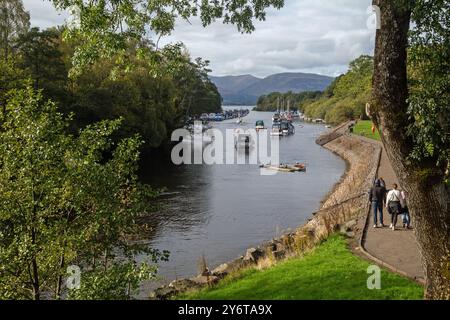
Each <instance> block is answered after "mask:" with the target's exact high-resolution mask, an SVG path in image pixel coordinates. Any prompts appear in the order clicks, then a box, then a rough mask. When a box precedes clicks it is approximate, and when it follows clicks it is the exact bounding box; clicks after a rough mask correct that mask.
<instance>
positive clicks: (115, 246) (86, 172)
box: [0, 87, 166, 299]
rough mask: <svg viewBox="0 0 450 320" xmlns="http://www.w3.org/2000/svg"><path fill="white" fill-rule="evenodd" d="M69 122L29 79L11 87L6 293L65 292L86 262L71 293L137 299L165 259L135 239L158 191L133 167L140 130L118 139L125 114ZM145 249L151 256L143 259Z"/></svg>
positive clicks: (0, 274)
mask: <svg viewBox="0 0 450 320" xmlns="http://www.w3.org/2000/svg"><path fill="white" fill-rule="evenodd" d="M69 121H70V119H67V118H64V116H63V115H62V114H61V113H59V112H58V111H57V108H56V106H55V104H54V103H52V102H50V101H48V102H45V101H44V100H43V99H42V95H41V94H40V93H39V92H36V91H35V90H34V89H33V88H31V87H27V88H26V89H21V90H14V91H13V92H11V93H10V98H9V100H8V104H7V107H6V119H4V121H3V123H2V126H1V131H0V167H1V170H0V261H1V264H0V299H24V298H31V299H40V298H49V297H55V298H60V297H61V296H63V295H65V294H66V292H65V290H63V288H64V284H63V281H64V280H65V278H66V275H67V271H66V269H67V267H68V266H69V265H77V266H79V267H80V268H81V270H82V281H81V287H80V288H78V289H75V291H71V292H69V297H73V298H96V299H108V298H109V299H121V298H126V297H130V296H131V295H132V294H133V293H134V290H136V289H137V286H138V283H139V281H140V280H143V279H150V278H152V277H154V275H155V271H156V269H155V267H154V266H153V263H156V262H157V261H158V259H159V258H165V257H166V254H165V253H163V254H161V253H160V252H158V251H155V250H152V249H150V248H148V246H145V245H138V244H135V243H133V242H131V241H130V240H129V237H130V236H133V235H136V234H138V233H139V225H138V224H136V219H138V218H139V217H140V216H141V215H144V214H146V213H148V212H149V208H151V206H149V205H148V201H149V200H150V199H151V198H152V197H153V196H154V195H155V192H153V191H152V190H151V189H149V188H148V187H146V186H144V185H141V184H140V183H139V182H138V181H137V177H136V175H135V171H136V169H137V161H138V159H139V148H140V145H141V143H142V141H141V140H140V138H138V137H137V136H134V137H131V138H128V139H124V140H122V141H120V142H119V143H118V144H116V145H113V143H112V141H111V139H110V137H111V135H112V133H113V132H114V131H115V130H117V128H118V127H119V125H120V120H115V121H102V122H99V123H97V124H95V125H92V126H88V127H87V128H85V129H83V130H82V131H81V132H80V133H79V135H78V136H76V137H75V136H73V135H69V134H67V127H68V125H69ZM106 154H110V156H109V157H108V158H105V155H106ZM139 253H146V254H147V256H148V257H150V260H149V261H147V262H148V263H146V261H144V263H142V264H137V262H136V261H135V259H134V258H135V256H136V255H137V254H139ZM111 283H115V286H114V290H111V288H109V289H108V285H106V284H109V286H111ZM105 286H106V287H105Z"/></svg>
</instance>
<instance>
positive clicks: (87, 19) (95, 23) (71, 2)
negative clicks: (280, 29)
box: [52, 0, 284, 74]
mask: <svg viewBox="0 0 450 320" xmlns="http://www.w3.org/2000/svg"><path fill="white" fill-rule="evenodd" d="M52 2H53V4H54V5H55V7H56V8H59V9H66V10H70V11H71V12H72V21H71V23H70V25H69V26H70V28H69V29H68V30H67V32H66V34H65V35H66V39H83V41H82V42H80V43H79V45H78V46H77V48H76V50H75V54H74V56H73V62H74V64H73V67H74V69H73V70H72V71H73V72H74V73H75V74H77V73H78V72H80V71H81V70H82V69H83V68H84V67H85V66H86V65H89V64H93V63H94V62H95V61H98V60H99V59H104V58H109V57H111V56H114V55H117V54H120V55H122V56H123V57H126V56H128V55H127V53H126V49H127V43H128V41H130V40H134V41H137V42H141V41H142V40H143V39H144V38H146V37H147V36H148V35H149V34H154V35H156V36H157V37H160V36H165V35H168V34H170V33H171V32H172V31H173V30H174V28H175V22H176V20H177V19H184V20H187V21H189V19H190V18H192V17H198V18H199V19H200V20H201V22H202V24H203V26H206V25H209V24H211V23H212V22H214V21H215V20H217V19H221V18H222V19H223V22H224V23H231V24H234V25H236V26H237V28H238V30H239V31H241V32H251V31H253V30H254V23H253V19H256V20H265V17H266V12H265V9H266V8H267V7H274V8H277V9H279V8H281V7H282V6H283V4H284V0H253V1H236V0H222V1H203V0H202V1H200V0H162V1H148V0H121V1H117V0H102V1H79V0H52ZM117 62H119V63H118V65H120V64H127V63H126V59H123V60H121V61H120V60H117Z"/></svg>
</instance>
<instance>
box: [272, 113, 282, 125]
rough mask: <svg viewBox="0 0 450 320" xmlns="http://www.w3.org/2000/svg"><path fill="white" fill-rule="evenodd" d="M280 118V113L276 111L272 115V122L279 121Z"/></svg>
mask: <svg viewBox="0 0 450 320" xmlns="http://www.w3.org/2000/svg"><path fill="white" fill-rule="evenodd" d="M280 118H281V115H280V114H279V113H278V112H276V113H275V114H274V115H273V116H272V123H275V122H279V121H280Z"/></svg>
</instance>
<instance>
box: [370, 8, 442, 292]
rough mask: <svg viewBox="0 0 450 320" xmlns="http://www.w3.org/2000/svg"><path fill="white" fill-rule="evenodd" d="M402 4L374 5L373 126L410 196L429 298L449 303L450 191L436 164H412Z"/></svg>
mask: <svg viewBox="0 0 450 320" xmlns="http://www.w3.org/2000/svg"><path fill="white" fill-rule="evenodd" d="M400 2H403V3H406V1H401V0H395V1H393V0H374V1H373V4H374V5H377V6H378V7H379V8H380V12H381V28H380V29H379V30H378V31H377V36H376V43H375V64H374V65H375V70H374V77H373V96H374V101H373V106H372V108H371V111H372V113H373V114H374V121H375V123H376V124H377V126H378V127H379V129H380V131H381V133H382V139H383V143H384V146H385V148H386V153H387V155H388V157H389V159H390V161H391V163H392V166H393V167H394V170H395V171H396V173H397V176H398V178H399V180H400V183H401V185H402V188H403V189H404V190H406V192H407V194H408V198H409V199H408V201H409V208H410V211H411V215H412V217H413V219H414V220H415V233H416V236H417V240H418V243H419V247H420V250H421V254H422V263H423V267H424V270H425V276H426V292H425V298H427V299H450V270H449V267H450V205H449V203H450V192H449V190H448V189H447V188H446V187H445V186H444V184H443V182H442V178H443V177H444V175H445V168H439V167H436V165H435V163H436V162H435V161H423V162H422V163H420V164H417V163H412V162H410V161H408V156H409V154H410V152H411V151H412V147H413V141H412V140H411V138H410V137H408V136H407V133H406V128H407V127H408V125H409V124H410V119H409V117H408V114H407V110H408V103H407V99H408V82H407V80H408V78H407V68H406V66H407V45H408V31H409V26H410V20H411V9H410V8H408V7H406V6H400V4H399V3H400Z"/></svg>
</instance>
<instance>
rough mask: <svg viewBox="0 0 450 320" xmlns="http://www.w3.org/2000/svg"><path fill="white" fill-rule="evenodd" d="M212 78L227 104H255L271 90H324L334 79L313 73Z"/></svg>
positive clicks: (224, 102) (283, 91)
mask: <svg viewBox="0 0 450 320" xmlns="http://www.w3.org/2000/svg"><path fill="white" fill-rule="evenodd" d="M210 79H211V81H212V82H213V83H214V84H215V85H216V86H217V88H218V89H219V92H220V94H221V95H222V98H223V104H225V105H227V104H231V105H233V104H234V105H239V104H240V105H255V104H256V102H257V101H258V98H259V97H260V96H261V95H263V94H269V93H271V92H281V93H286V92H289V91H292V92H304V91H323V90H325V89H326V88H327V87H328V86H329V85H330V83H331V82H332V81H333V78H332V77H327V76H322V75H318V74H312V73H278V74H274V75H271V76H268V77H266V78H263V79H261V78H257V77H254V76H252V75H241V76H224V77H214V76H210Z"/></svg>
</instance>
